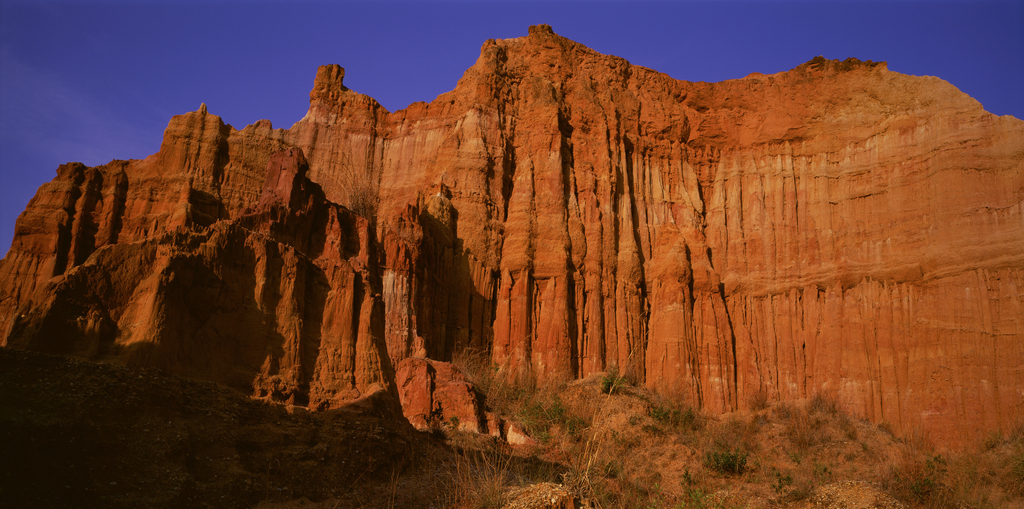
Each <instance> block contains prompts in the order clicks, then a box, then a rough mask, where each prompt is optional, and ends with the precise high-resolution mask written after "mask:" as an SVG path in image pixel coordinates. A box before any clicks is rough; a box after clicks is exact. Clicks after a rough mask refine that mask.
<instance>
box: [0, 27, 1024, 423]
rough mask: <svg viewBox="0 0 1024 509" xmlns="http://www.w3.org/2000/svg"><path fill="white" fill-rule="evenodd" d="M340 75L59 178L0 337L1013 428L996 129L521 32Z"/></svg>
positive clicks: (870, 98) (335, 387)
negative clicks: (263, 116)
mask: <svg viewBox="0 0 1024 509" xmlns="http://www.w3.org/2000/svg"><path fill="white" fill-rule="evenodd" d="M343 78H344V70H343V69H342V68H340V67H338V66H323V67H321V68H320V69H319V70H318V72H317V76H316V81H315V84H314V88H313V90H312V92H311V93H310V108H309V111H308V113H307V114H306V116H305V117H304V118H303V119H302V120H300V121H299V122H297V123H296V124H295V125H294V126H292V127H291V128H290V129H287V130H284V129H273V128H272V126H271V125H270V123H269V122H267V121H260V122H257V123H256V124H253V125H250V126H248V127H246V128H245V129H242V130H241V131H238V130H235V129H234V128H232V127H231V126H228V125H225V124H224V123H223V122H222V121H221V120H220V118H218V117H216V116H214V115H211V114H209V113H208V112H207V111H206V108H205V106H203V107H201V108H200V109H199V111H197V112H193V113H189V114H186V115H182V116H177V117H174V118H173V119H172V120H171V122H170V125H169V126H168V129H167V131H166V133H165V136H164V141H163V144H162V145H161V149H160V152H158V153H157V154H154V155H152V156H150V157H149V158H147V159H145V160H133V161H113V162H111V163H109V164H107V165H104V166H101V167H96V168H87V167H85V166H82V165H79V164H69V165H64V166H62V167H61V168H60V169H58V175H57V178H55V179H54V181H53V182H51V183H49V184H46V185H44V186H42V187H41V188H40V190H39V192H38V193H37V195H36V197H35V198H34V199H33V200H32V202H31V203H30V204H29V207H28V209H27V210H26V211H25V212H24V213H23V214H22V215H21V217H19V219H18V224H17V227H16V232H15V239H14V242H13V245H12V247H11V250H10V251H9V252H8V254H7V257H6V258H5V259H4V260H3V261H2V262H0V342H2V344H4V345H6V346H9V347H16V348H30V349H40V350H47V351H55V352H62V353H69V354H75V355H81V356H86V357H92V358H115V359H119V360H122V361H124V362H128V363H132V364H139V365H147V366H161V367H164V368H166V369H170V370H173V371H176V372H180V373H183V374H187V375H190V376H196V377H200V378H206V379H211V380H216V381H222V382H224V383H228V384H231V385H234V386H237V387H243V386H244V387H251V388H252V390H253V391H254V392H255V393H256V394H258V395H275V397H278V398H282V399H290V400H292V401H293V402H296V403H307V402H308V404H310V405H313V406H317V407H323V406H330V405H335V404H338V403H339V402H341V401H344V400H346V399H351V398H353V397H356V396H358V394H360V393H362V392H363V391H365V390H367V389H368V388H370V386H371V385H373V384H380V385H381V386H383V387H388V390H389V391H394V390H395V389H394V387H395V383H394V382H395V372H394V369H393V368H392V366H397V365H399V364H400V363H401V362H402V361H403V360H405V359H408V358H414V357H416V358H425V359H432V360H434V361H446V360H450V359H451V356H452V354H453V353H455V352H457V351H460V350H462V349H467V348H473V349H477V350H482V351H487V352H490V355H491V356H492V358H493V360H494V361H495V362H496V363H497V364H498V365H500V366H502V367H503V369H509V370H527V371H529V372H531V373H534V374H535V375H536V376H539V377H551V376H568V377H584V376H587V375H589V374H591V373H595V372H600V371H603V370H606V369H609V368H611V367H616V368H617V369H619V370H620V372H625V373H628V374H629V375H630V376H632V377H633V378H634V379H635V380H637V381H639V382H641V383H644V384H646V385H647V386H649V387H651V388H654V389H656V390H658V391H660V392H662V393H665V394H670V395H673V396H675V397H677V398H680V399H682V400H685V401H687V402H689V403H691V404H695V405H699V406H700V407H702V408H704V409H706V410H708V411H710V412H726V411H731V410H737V409H743V408H745V407H746V406H747V405H748V401H749V400H750V399H751V398H752V397H753V396H754V395H756V394H766V395H767V396H768V398H769V400H776V401H778V400H790V399H798V398H803V397H808V396H811V395H813V394H815V393H825V394H828V395H830V396H834V397H836V398H838V399H839V401H840V402H841V403H842V405H843V406H844V407H846V408H847V409H848V410H850V411H852V412H854V413H855V414H857V415H860V416H863V417H866V418H870V419H872V420H875V421H883V420H884V421H888V422H890V423H894V424H899V425H901V426H902V427H904V428H905V429H908V430H909V429H914V428H923V429H925V430H927V431H929V432H930V433H932V434H934V435H935V436H937V437H942V438H948V439H953V438H960V437H965V436H970V435H972V434H974V433H976V432H978V431H979V430H984V431H988V430H995V429H1003V430H1007V429H1009V428H1010V427H1011V426H1013V425H1015V424H1018V422H1017V421H1018V420H1019V416H1020V415H1021V408H1022V407H1024V347H1022V345H1024V291H1022V288H1024V210H1022V203H1024V122H1022V121H1021V120H1019V119H1016V118H1012V117H1008V116H1006V117H997V116H995V115H992V114H989V113H987V112H985V111H984V110H983V109H982V107H981V105H980V104H979V103H977V102H976V101H974V100H973V99H971V98H970V97H968V96H966V95H965V94H963V93H961V92H960V91H958V90H957V89H956V88H954V87H953V86H952V85H950V84H948V83H946V82H944V81H942V80H940V79H938V78H932V77H914V76H907V75H902V74H899V73H895V72H890V71H888V70H887V68H886V65H885V64H884V63H873V62H861V61H858V60H856V59H847V60H845V61H833V60H826V59H824V58H821V57H818V58H815V59H813V60H811V61H810V62H807V63H805V64H803V65H800V66H798V67H796V68H795V69H793V70H791V71H788V72H783V73H779V74H775V75H770V76H769V75H761V74H752V75H750V76H747V77H746V78H743V79H739V80H731V81H725V82H721V83H692V82H686V81H679V80H675V79H673V78H671V77H669V76H666V75H664V74H659V73H657V72H655V71H652V70H650V69H646V68H642V67H637V66H633V65H630V64H629V63H628V62H627V61H625V60H623V59H621V58H617V57H613V56H606V55H601V54H598V53H596V52H594V51H592V50H589V49H587V48H585V47H584V46H582V45H579V44H577V43H574V42H572V41H569V40H567V39H565V38H562V37H560V36H558V35H556V34H554V33H553V32H552V31H551V29H550V27H547V26H545V25H539V26H535V27H531V28H530V33H529V35H528V36H527V37H523V38H519V39H509V40H491V41H487V42H486V43H484V45H483V48H482V49H481V54H480V58H479V59H478V60H477V62H476V64H474V65H473V66H472V67H471V68H470V69H469V70H467V71H466V73H465V75H464V76H463V77H462V79H461V80H459V83H458V86H457V87H456V88H455V90H453V91H451V92H448V93H446V94H442V95H441V96H439V97H438V98H437V99H435V100H434V101H433V102H431V103H429V104H426V103H415V104H413V105H410V106H409V107H408V108H406V109H404V110H401V111H397V112H394V113H391V112H388V111H387V110H385V109H384V108H383V107H381V106H380V105H379V104H378V103H377V102H376V101H374V100H373V99H371V98H369V97H367V96H364V95H361V94H358V93H356V92H354V91H352V90H349V89H347V88H346V87H345V86H344V84H343ZM281 151H285V152H281ZM306 161H308V162H306ZM307 166H308V172H307V173H305V175H304V174H303V172H304V171H305V170H304V169H305V168H306V167H307ZM321 189H322V191H321ZM335 204H340V205H341V206H338V205H335ZM410 362H411V361H410ZM423 362H427V361H423ZM427 365H429V363H428V364H427ZM395 398H396V399H397V395H396V396H395Z"/></svg>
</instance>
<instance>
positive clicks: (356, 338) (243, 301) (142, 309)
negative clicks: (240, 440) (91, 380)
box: [2, 149, 394, 408]
mask: <svg viewBox="0 0 1024 509" xmlns="http://www.w3.org/2000/svg"><path fill="white" fill-rule="evenodd" d="M63 168H64V167H62V169H63ZM105 169H106V168H104V169H103V170H105ZM73 170H75V171H74V172H62V174H61V175H59V176H58V179H57V180H56V181H55V183H54V184H51V186H57V185H59V184H63V183H64V182H62V179H71V178H75V179H77V178H79V176H80V175H82V173H83V172H82V171H81V168H77V167H76V168H73ZM268 170H269V171H268V175H267V179H266V187H265V188H264V190H263V193H262V195H261V197H260V200H259V202H257V203H256V204H255V206H254V207H251V208H249V209H246V210H245V211H243V212H242V213H240V214H239V215H238V217H237V219H236V220H235V221H219V222H216V223H213V224H211V225H210V226H201V224H202V223H201V222H200V223H197V222H195V221H193V220H192V217H193V214H196V212H194V211H192V210H189V207H190V206H191V203H190V202H185V205H184V207H183V208H184V209H185V210H184V211H181V212H182V214H181V215H182V219H183V221H182V222H180V223H179V224H178V225H177V226H175V227H174V228H173V229H171V228H170V227H166V228H167V229H168V231H166V232H162V233H160V234H159V235H153V236H152V237H151V238H147V239H145V240H141V241H136V242H119V243H111V242H104V243H103V244H100V242H98V241H97V242H96V244H98V245H100V247H99V249H95V250H94V251H93V252H92V253H91V255H90V256H89V257H88V258H87V259H86V260H85V261H84V263H80V264H74V265H72V264H70V263H68V264H67V265H68V267H67V269H66V270H64V271H63V272H61V273H58V274H57V275H55V276H54V277H52V278H50V279H46V278H45V277H39V281H38V282H36V283H35V285H34V286H31V287H28V288H27V290H31V291H32V292H33V293H31V294H29V297H28V298H27V299H26V300H24V301H22V302H20V303H18V304H19V305H18V307H17V308H15V311H14V313H13V316H10V317H9V318H8V320H9V322H8V323H7V329H6V330H8V331H9V332H8V333H7V335H6V337H5V342H6V345H7V346H10V347H14V348H27V349H33V350H40V351H46V352H50V353H61V354H74V355H79V356H84V357H88V358H99V359H106V358H116V359H118V360H120V361H123V362H125V363H127V364H129V365H134V366H145V367H157V368H161V369H165V370H167V371H170V372H174V373H179V374H183V375H187V376H192V377H196V378H202V379H207V380H212V381H216V382H220V383H224V384H227V385H230V386H233V387H236V388H239V389H241V390H243V391H246V392H252V393H253V394H254V395H256V396H260V397H269V398H272V399H276V400H279V401H285V402H288V403H291V404H301V405H307V404H308V405H309V406H311V407H313V408H329V407H338V406H340V405H341V404H343V403H344V402H346V401H348V400H352V399H355V398H357V397H359V396H360V395H361V394H363V393H364V392H367V391H371V392H372V391H373V390H375V389H376V388H377V387H375V386H379V388H384V387H387V386H391V383H392V381H393V379H394V372H393V370H392V368H391V363H390V359H389V358H388V356H387V351H386V346H385V343H384V336H383V332H384V331H383V324H384V321H383V312H384V307H383V301H382V300H381V299H380V297H379V294H378V291H377V288H379V285H380V283H379V276H377V275H376V272H375V271H376V268H375V267H376V263H375V262H374V263H370V262H371V260H375V256H376V255H375V252H374V246H375V244H374V243H373V242H371V238H372V236H373V232H372V228H371V227H370V226H369V223H368V222H367V220H366V219H364V218H361V217H359V216H356V215H354V214H353V213H352V212H350V211H348V210H347V209H345V208H342V207H338V206H336V205H333V204H330V203H328V202H326V201H325V200H324V196H323V192H322V191H320V188H319V186H317V185H316V184H313V183H312V182H310V181H309V180H308V179H306V178H305V172H306V170H307V163H306V161H305V158H304V157H303V155H302V152H301V151H300V150H298V149H290V150H287V151H283V152H279V153H277V154H275V155H273V156H272V157H271V158H270V161H269V168H268ZM99 171H100V170H88V172H92V173H94V174H95V173H99ZM87 174H88V173H87ZM121 175H122V180H123V174H121ZM192 191H194V189H189V192H190V193H191V192H192ZM40 195H41V196H43V197H44V198H45V197H46V195H43V194H42V192H41V193H40ZM115 196H116V195H115ZM122 196H123V195H122ZM122 199H123V198H122ZM81 201H82V199H79V203H81ZM97 201H98V200H97ZM72 212H73V213H74V216H75V221H76V224H77V222H78V221H82V219H81V217H82V215H83V214H86V213H87V212H80V211H78V210H73V211H72ZM70 214H71V213H69V215H70ZM75 231H76V230H72V232H75ZM114 235H116V233H115V234H114ZM71 237H72V241H71V245H74V244H75V243H76V242H77V241H79V239H80V237H79V236H78V235H74V234H73V235H71ZM104 238H105V239H106V238H110V236H109V235H108V236H106V237H104ZM57 247H58V252H57V256H58V257H59V256H60V251H59V247H60V246H59V245H58V246H57ZM90 247H92V246H90ZM12 254H14V255H19V254H21V253H16V252H15V251H14V249H12ZM44 259H45V258H44ZM51 259H52V258H51ZM17 260H18V258H15V257H14V256H8V258H7V260H6V261H5V264H4V266H3V267H2V269H4V270H7V269H8V267H11V266H12V265H13V263H12V262H15V261H17ZM47 263H49V262H47ZM44 265H45V264H44ZM50 266H53V265H46V267H47V270H49V268H48V267H50ZM44 274H45V273H44ZM21 281H24V280H20V281H19V280H17V279H14V280H12V279H8V280H6V282H7V283H8V285H9V286H8V287H7V288H8V289H10V288H12V287H13V288H15V289H17V288H18V286H17V285H16V284H11V283H18V282H21ZM25 286H28V285H25ZM25 286H23V287H22V288H25ZM8 291H10V290H8ZM5 303H8V301H5ZM8 305H10V304H9V303H8ZM392 390H393V388H392Z"/></svg>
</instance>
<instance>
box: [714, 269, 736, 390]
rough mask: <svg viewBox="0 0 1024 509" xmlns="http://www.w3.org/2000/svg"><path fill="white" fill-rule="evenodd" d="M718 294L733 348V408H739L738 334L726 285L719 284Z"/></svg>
mask: <svg viewBox="0 0 1024 509" xmlns="http://www.w3.org/2000/svg"><path fill="white" fill-rule="evenodd" d="M718 294H719V296H721V298H722V309H723V312H724V313H725V321H726V323H727V324H728V326H729V343H730V346H732V401H731V404H732V407H733V409H737V408H739V406H738V403H739V391H740V388H739V363H738V362H737V359H736V332H735V327H733V325H732V316H731V314H730V313H729V302H728V301H727V300H725V284H724V283H718Z"/></svg>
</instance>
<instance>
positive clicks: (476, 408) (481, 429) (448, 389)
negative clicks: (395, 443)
mask: <svg viewBox="0 0 1024 509" xmlns="http://www.w3.org/2000/svg"><path fill="white" fill-rule="evenodd" d="M395 385H396V387H397V388H398V396H399V398H400V399H401V403H402V412H403V413H404V414H405V418H406V419H408V420H409V422H410V423H411V424H412V425H413V427H415V428H416V429H418V430H420V431H426V430H431V429H443V428H449V429H456V430H459V431H469V432H472V433H482V434H490V435H494V436H496V437H500V436H501V423H502V421H501V420H500V419H498V418H497V417H496V416H494V415H493V414H490V412H486V410H485V408H486V406H485V404H484V399H483V397H482V396H481V395H480V394H479V393H478V392H477V391H476V388H475V387H474V386H473V383H472V382H470V380H469V379H468V378H466V376H465V375H464V374H462V372H460V371H459V370H458V368H456V367H455V366H453V365H452V364H451V363H449V362H441V361H433V360H430V359H423V358H418V357H408V358H405V359H402V360H401V361H400V362H399V363H398V365H397V366H396V369H395ZM488 414H490V415H488Z"/></svg>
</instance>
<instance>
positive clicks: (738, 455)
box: [704, 449, 749, 475]
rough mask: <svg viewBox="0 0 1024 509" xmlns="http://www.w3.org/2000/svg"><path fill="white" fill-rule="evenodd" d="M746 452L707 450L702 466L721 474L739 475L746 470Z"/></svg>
mask: <svg viewBox="0 0 1024 509" xmlns="http://www.w3.org/2000/svg"><path fill="white" fill-rule="evenodd" d="M748 456H749V454H748V453H746V452H743V451H740V450H739V449H737V450H735V451H714V452H711V451H709V452H708V453H707V455H705V456H704V466H705V467H707V468H709V469H711V470H714V471H716V472H719V473H722V474H732V475H740V474H743V473H744V472H746V471H747V457H748Z"/></svg>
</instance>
